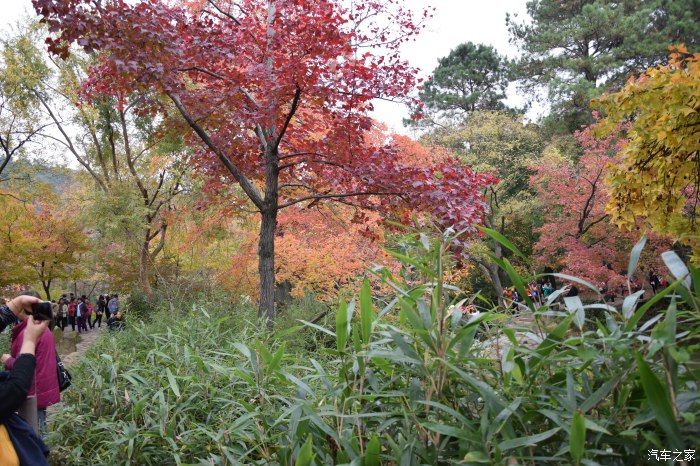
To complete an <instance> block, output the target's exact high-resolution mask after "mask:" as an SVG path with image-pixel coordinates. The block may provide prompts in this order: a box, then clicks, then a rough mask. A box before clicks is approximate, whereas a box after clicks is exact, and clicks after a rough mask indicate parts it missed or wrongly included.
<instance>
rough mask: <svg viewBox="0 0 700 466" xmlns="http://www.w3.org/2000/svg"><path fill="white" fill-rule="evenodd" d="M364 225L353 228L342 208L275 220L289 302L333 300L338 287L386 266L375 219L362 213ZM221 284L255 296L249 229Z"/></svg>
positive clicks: (293, 212)
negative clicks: (370, 269) (374, 266)
mask: <svg viewBox="0 0 700 466" xmlns="http://www.w3.org/2000/svg"><path fill="white" fill-rule="evenodd" d="M363 214H364V215H366V216H367V219H368V220H367V221H365V222H364V223H363V224H358V223H354V222H352V217H353V215H355V213H354V212H353V209H352V208H349V207H346V206H332V207H331V206H323V207H319V208H314V209H301V208H290V209H287V210H285V211H283V212H282V214H281V215H280V218H279V227H278V236H277V238H276V240H275V252H276V259H277V281H278V282H279V283H284V282H289V283H290V284H291V285H292V296H294V297H301V296H304V295H305V294H307V293H314V294H315V295H316V296H317V297H319V298H320V299H323V300H331V299H334V298H335V296H336V294H337V291H338V289H339V288H341V287H342V286H343V285H345V284H347V283H350V282H351V281H352V280H353V279H354V278H355V277H357V276H359V275H361V274H362V273H363V272H364V271H365V270H366V268H367V267H368V266H370V265H372V264H377V263H386V262H387V261H388V256H386V255H385V254H384V252H383V250H382V243H383V236H384V233H383V230H382V229H381V228H380V226H379V222H380V219H379V216H378V215H376V214H374V213H371V212H363ZM239 233H243V234H244V235H245V237H244V238H240V237H239V239H241V240H242V243H243V244H242V245H241V247H240V249H239V250H238V252H237V254H236V255H235V256H234V258H233V260H232V262H231V273H230V275H228V276H227V277H221V278H224V280H225V283H226V287H227V288H234V289H236V290H237V291H239V292H244V293H247V294H250V295H251V296H254V295H255V290H257V286H258V282H257V280H258V278H257V277H258V275H257V255H256V252H257V236H256V232H255V229H249V230H248V231H247V232H246V233H244V232H243V231H241V232H239Z"/></svg>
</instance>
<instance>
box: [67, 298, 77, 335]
mask: <svg viewBox="0 0 700 466" xmlns="http://www.w3.org/2000/svg"><path fill="white" fill-rule="evenodd" d="M77 306H78V301H76V299H75V298H71V300H70V303H69V304H68V321H69V322H70V326H71V328H72V329H73V331H74V332H75V308H76V307H77Z"/></svg>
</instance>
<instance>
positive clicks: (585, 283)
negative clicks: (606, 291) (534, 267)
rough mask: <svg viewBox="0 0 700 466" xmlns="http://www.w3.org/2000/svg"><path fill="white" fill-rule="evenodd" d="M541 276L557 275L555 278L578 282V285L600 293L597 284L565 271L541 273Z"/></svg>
mask: <svg viewBox="0 0 700 466" xmlns="http://www.w3.org/2000/svg"><path fill="white" fill-rule="evenodd" d="M541 276H542V277H548V276H551V277H557V278H560V279H562V280H566V281H569V282H574V283H578V284H579V285H583V286H585V287H586V288H589V289H591V290H593V291H595V292H596V293H598V294H601V293H600V289H599V288H598V287H597V286H595V285H594V284H593V283H591V282H588V281H586V280H584V279H582V278H578V277H574V276H573V275H567V274H565V273H545V274H542V275H541Z"/></svg>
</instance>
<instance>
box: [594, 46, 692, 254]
mask: <svg viewBox="0 0 700 466" xmlns="http://www.w3.org/2000/svg"><path fill="white" fill-rule="evenodd" d="M698 76H700V54H697V53H695V54H692V53H689V52H688V51H687V49H685V48H680V49H678V50H677V51H676V52H675V53H673V54H672V55H671V57H670V60H669V63H668V64H667V65H662V66H658V67H654V68H650V69H649V70H647V71H646V72H645V73H643V74H642V75H641V76H639V77H638V78H636V79H631V80H630V81H629V82H628V83H627V84H626V85H625V86H624V87H623V88H622V89H620V90H619V91H618V92H614V93H611V94H609V95H606V96H604V97H602V98H601V99H599V100H598V101H597V102H596V103H595V105H596V106H597V107H599V108H600V109H601V110H602V111H604V117H603V119H602V120H601V122H600V124H599V128H598V131H599V132H601V133H603V134H606V133H610V132H612V131H615V128H616V125H620V124H625V125H627V126H626V127H627V128H628V129H627V131H626V132H627V137H628V139H629V142H628V144H627V145H626V146H625V147H624V148H623V149H622V152H621V158H620V162H619V163H617V164H611V165H610V167H609V174H608V178H607V179H608V182H609V184H610V187H611V197H610V200H609V202H608V205H607V212H608V213H609V214H610V215H611V217H612V221H613V222H614V223H615V224H616V225H618V226H620V227H622V228H625V229H627V230H629V229H632V228H633V227H634V226H635V225H636V224H637V222H638V221H639V220H642V221H643V222H645V223H646V224H647V225H649V226H650V227H651V228H652V229H653V230H654V231H656V232H657V233H659V234H661V235H670V236H671V237H673V238H674V239H678V240H680V241H681V242H683V243H685V244H687V245H689V246H690V247H691V248H692V250H693V254H694V257H695V260H696V261H697V260H699V258H700V227H699V226H698V221H697V215H698V202H699V201H700V193H699V192H698V189H699V188H700V168H698V166H699V165H698V164H700V155H699V154H700V80H699V79H698Z"/></svg>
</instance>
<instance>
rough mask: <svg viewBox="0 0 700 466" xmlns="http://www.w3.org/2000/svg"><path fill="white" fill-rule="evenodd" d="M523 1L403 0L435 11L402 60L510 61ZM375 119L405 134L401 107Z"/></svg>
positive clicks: (5, 0) (379, 106) (20, 0)
mask: <svg viewBox="0 0 700 466" xmlns="http://www.w3.org/2000/svg"><path fill="white" fill-rule="evenodd" d="M525 2H526V0H488V1H484V0H404V3H405V4H406V5H407V6H409V7H411V8H414V9H422V8H424V7H425V6H426V5H432V6H434V7H435V8H436V11H435V16H434V17H433V19H432V20H431V22H430V23H429V24H428V27H427V29H426V30H425V31H424V32H423V33H422V34H421V35H420V36H419V37H418V39H417V41H416V42H412V43H410V44H407V45H406V47H405V48H404V50H403V53H404V56H405V58H407V59H408V60H409V62H410V63H411V64H412V65H413V66H416V67H418V68H420V70H421V74H422V75H423V76H424V77H425V76H428V75H429V74H430V72H431V71H432V70H433V69H434V68H435V67H436V66H437V63H438V58H441V57H444V56H446V55H447V54H449V53H450V50H451V49H453V48H454V47H456V46H457V45H459V44H461V43H463V42H468V41H472V42H474V43H477V44H478V43H483V44H488V45H491V46H493V47H495V48H496V49H497V50H498V51H499V52H500V53H502V54H504V55H507V56H508V57H510V58H514V57H515V56H516V54H517V50H516V49H515V48H514V47H513V46H511V45H510V44H509V43H508V30H507V29H506V13H511V14H517V15H518V17H520V18H523V17H525V16H526V12H525ZM0 5H2V6H0V14H1V15H2V16H1V17H0V29H1V30H6V29H7V28H8V27H9V26H10V25H13V24H15V22H16V21H17V19H18V18H19V17H20V16H21V14H22V13H23V12H24V11H31V2H30V0H0ZM522 102H523V98H522V97H521V96H519V95H517V94H516V90H515V88H514V86H512V87H511V88H510V89H509V90H508V101H507V103H509V104H511V105H520V104H522ZM375 107H376V110H375V115H374V116H375V118H376V119H377V120H380V121H382V122H384V123H385V124H386V125H387V126H388V127H389V128H390V129H392V130H394V131H397V132H400V133H406V130H405V129H404V128H403V125H402V120H403V118H405V117H407V116H408V111H407V110H406V108H405V107H404V106H402V105H398V104H392V103H389V102H383V101H381V102H377V103H376V105H375Z"/></svg>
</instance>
